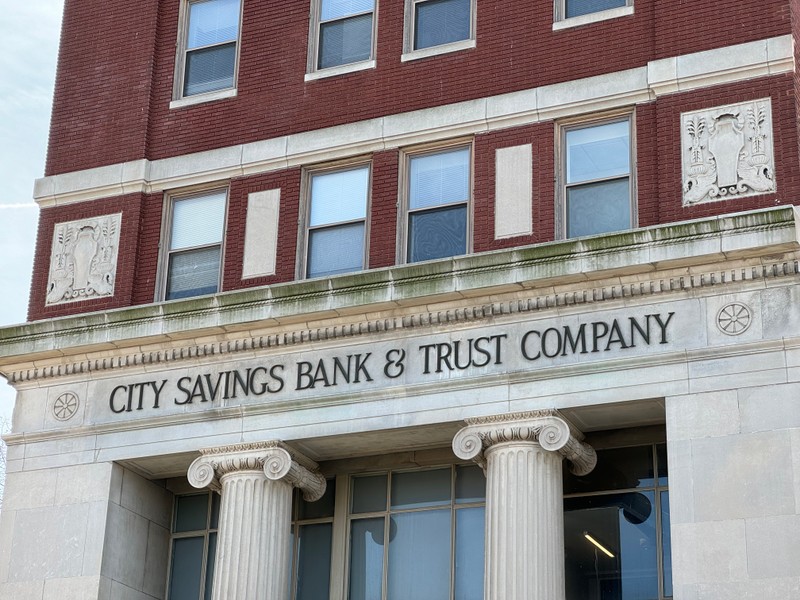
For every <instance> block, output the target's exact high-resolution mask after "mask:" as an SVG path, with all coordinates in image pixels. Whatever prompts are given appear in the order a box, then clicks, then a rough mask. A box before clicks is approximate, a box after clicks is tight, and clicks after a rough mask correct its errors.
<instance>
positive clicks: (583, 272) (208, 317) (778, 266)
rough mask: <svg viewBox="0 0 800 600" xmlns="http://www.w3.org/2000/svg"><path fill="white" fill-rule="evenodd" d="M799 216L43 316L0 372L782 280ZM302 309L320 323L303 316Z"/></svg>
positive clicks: (87, 372) (8, 342)
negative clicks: (89, 311)
mask: <svg viewBox="0 0 800 600" xmlns="http://www.w3.org/2000/svg"><path fill="white" fill-rule="evenodd" d="M796 219H797V212H796V211H795V209H794V208H793V207H780V208H776V209H768V210H761V211H754V212H749V213H741V214H738V215H726V216H724V217H717V218H713V219H704V220H698V221H690V222H685V223H678V224H671V225H665V226H660V227H652V228H646V229H638V230H632V231H626V232H619V233H615V234H610V235H604V236H598V237H594V238H585V239H578V240H568V241H560V242H553V243H549V244H541V245H538V246H530V247H526V248H518V249H514V250H510V251H498V252H490V253H485V254H477V255H471V256H464V257H458V258H454V259H447V260H442V261H436V262H431V263H426V264H412V265H403V266H398V267H392V268H388V269H379V270H375V271H366V272H362V273H357V274H354V275H346V276H341V277H336V278H331V279H326V280H313V281H304V282H292V283H288V284H281V285H274V286H270V287H263V288H254V289H248V290H244V291H236V292H227V293H223V294H218V295H215V296H207V297H202V298H195V299H190V300H186V301H177V302H169V303H160V304H155V305H147V306H142V307H133V308H125V309H120V310H116V311H106V312H102V313H91V314H85V315H80V316H76V317H65V318H60V319H52V320H48V321H39V322H35V323H30V324H26V325H21V326H17V327H9V328H6V329H4V330H0V372H2V374H3V375H4V376H5V377H6V378H7V379H9V381H10V382H11V383H12V384H23V383H26V382H36V381H38V380H43V379H50V378H60V377H76V376H77V377H87V376H91V374H92V373H95V372H105V371H111V370H119V369H137V368H138V369H142V368H144V369H147V368H149V367H151V366H154V365H163V366H164V367H165V368H166V367H168V366H169V365H172V364H175V365H176V366H177V365H178V364H181V363H184V364H185V363H187V362H190V361H195V362H196V361H197V360H203V359H213V358H214V357H216V356H218V355H230V354H242V355H244V354H248V353H249V354H252V353H254V352H260V351H267V350H269V349H275V348H283V347H291V346H297V345H302V344H313V343H318V342H324V341H335V340H338V339H343V338H353V337H359V336H370V335H380V334H383V333H385V332H392V331H400V330H406V329H415V328H432V327H438V326H442V325H448V324H462V323H466V322H480V321H482V320H490V319H496V318H497V317H501V316H510V315H514V314H517V313H537V312H543V311H552V310H563V309H570V310H579V309H580V306H581V305H589V304H597V303H604V302H618V301H620V300H623V301H625V300H627V299H631V300H635V299H639V298H642V299H644V298H647V297H650V296H667V295H669V294H676V293H685V292H687V291H689V290H697V289H700V290H704V289H711V290H712V291H711V292H710V293H717V292H716V291H713V288H719V287H725V286H741V285H742V284H746V285H753V284H762V283H761V282H766V281H769V280H785V281H786V282H787V283H788V282H791V281H792V280H793V279H796V278H797V276H798V275H800V263H799V262H798V258H797V250H798V248H799V247H800V245H799V244H798V239H797V237H798V228H797V225H796ZM439 307H441V308H439ZM376 315H378V316H376ZM380 315H385V316H380ZM312 320H313V322H314V323H317V324H319V325H318V326H309V324H308V323H309V321H312ZM143 346H144V347H146V346H150V347H153V348H155V347H157V349H156V350H144V349H143Z"/></svg>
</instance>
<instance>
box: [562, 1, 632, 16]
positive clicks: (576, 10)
mask: <svg viewBox="0 0 800 600" xmlns="http://www.w3.org/2000/svg"><path fill="white" fill-rule="evenodd" d="M566 3H567V10H566V13H567V17H577V16H579V15H587V14H589V13H595V12H600V11H601V10H608V9H609V8H617V7H620V6H625V0H566Z"/></svg>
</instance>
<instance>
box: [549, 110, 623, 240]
mask: <svg viewBox="0 0 800 600" xmlns="http://www.w3.org/2000/svg"><path fill="white" fill-rule="evenodd" d="M630 129H631V127H630V119H629V118H628V117H625V118H622V119H618V120H615V121H610V122H609V121H607V122H602V123H598V124H592V125H580V126H574V127H572V126H570V127H563V128H562V145H561V147H562V148H563V149H564V152H563V164H562V180H563V182H564V183H563V186H562V190H561V198H562V202H563V208H562V211H561V218H562V219H563V220H564V226H563V227H562V228H561V229H562V231H564V232H565V234H566V237H578V236H582V235H594V234H599V233H606V232H609V231H619V230H622V229H629V228H631V227H632V226H633V223H634V222H635V219H634V205H633V195H634V194H633V190H632V187H633V186H632V181H631V179H632V177H631V162H632V159H631V156H632V151H631V132H630Z"/></svg>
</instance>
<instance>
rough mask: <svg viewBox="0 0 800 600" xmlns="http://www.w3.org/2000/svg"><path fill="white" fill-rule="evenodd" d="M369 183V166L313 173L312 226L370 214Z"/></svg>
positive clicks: (362, 217)
mask: <svg viewBox="0 0 800 600" xmlns="http://www.w3.org/2000/svg"><path fill="white" fill-rule="evenodd" d="M368 184H369V167H367V166H364V167H360V168H358V169H350V170H349V171H337V172H335V173H318V174H316V175H313V176H312V177H311V214H310V216H309V219H308V224H309V226H310V227H316V226H317V225H329V224H332V223H340V222H342V221H354V220H356V219H364V218H365V217H366V216H367V186H368Z"/></svg>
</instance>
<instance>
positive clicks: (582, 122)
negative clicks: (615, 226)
mask: <svg viewBox="0 0 800 600" xmlns="http://www.w3.org/2000/svg"><path fill="white" fill-rule="evenodd" d="M622 121H627V123H628V135H629V138H628V139H629V140H630V157H629V163H628V164H629V166H630V169H629V171H628V182H629V185H628V190H629V195H630V225H629V227H628V228H627V229H634V228H636V227H638V222H639V213H638V202H637V198H638V189H637V184H636V172H637V164H636V112H635V111H633V110H625V111H616V112H611V113H604V114H602V115H594V116H592V117H580V118H576V119H570V120H565V121H562V122H559V123H556V127H555V138H556V139H555V148H556V157H555V158H556V161H555V164H556V178H555V179H556V218H555V221H556V223H555V225H556V231H555V235H556V239H562V240H564V239H573V238H571V237H568V236H567V188H568V187H572V186H573V185H575V186H579V185H587V184H591V183H600V182H602V181H612V180H614V179H621V178H622V177H623V176H622V175H617V176H614V177H608V178H600V179H587V180H585V181H580V182H576V183H573V184H567V151H566V150H567V132H568V131H571V130H576V129H585V128H589V127H596V126H600V125H607V124H609V123H619V122H622ZM627 229H620V230H618V231H626V230H627ZM610 233H612V232H608V234H610ZM593 235H604V234H602V233H598V234H593Z"/></svg>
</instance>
